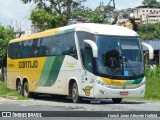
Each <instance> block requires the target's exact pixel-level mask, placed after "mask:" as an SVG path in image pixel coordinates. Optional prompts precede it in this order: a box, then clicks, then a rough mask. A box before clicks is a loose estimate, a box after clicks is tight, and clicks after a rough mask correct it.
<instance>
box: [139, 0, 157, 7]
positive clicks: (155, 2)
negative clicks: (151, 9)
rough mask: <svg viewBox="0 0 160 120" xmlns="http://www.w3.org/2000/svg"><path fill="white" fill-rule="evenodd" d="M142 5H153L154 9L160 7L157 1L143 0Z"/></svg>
mask: <svg viewBox="0 0 160 120" xmlns="http://www.w3.org/2000/svg"><path fill="white" fill-rule="evenodd" d="M142 4H143V5H153V6H156V7H160V2H158V1H157V0H144V1H143V2H142Z"/></svg>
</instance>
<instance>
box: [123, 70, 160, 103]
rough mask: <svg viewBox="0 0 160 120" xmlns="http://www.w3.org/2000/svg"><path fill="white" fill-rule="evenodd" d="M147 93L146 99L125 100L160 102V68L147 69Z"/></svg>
mask: <svg viewBox="0 0 160 120" xmlns="http://www.w3.org/2000/svg"><path fill="white" fill-rule="evenodd" d="M145 74H146V91H145V97H144V98H125V100H147V101H148V100H151V101H160V67H156V68H153V69H151V68H149V67H146V71H145Z"/></svg>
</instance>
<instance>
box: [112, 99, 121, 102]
mask: <svg viewBox="0 0 160 120" xmlns="http://www.w3.org/2000/svg"><path fill="white" fill-rule="evenodd" d="M112 101H113V103H121V102H122V98H112Z"/></svg>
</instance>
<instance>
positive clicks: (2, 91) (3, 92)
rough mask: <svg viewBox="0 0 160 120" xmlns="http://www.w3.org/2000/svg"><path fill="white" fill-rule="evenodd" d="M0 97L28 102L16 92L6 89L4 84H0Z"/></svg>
mask: <svg viewBox="0 0 160 120" xmlns="http://www.w3.org/2000/svg"><path fill="white" fill-rule="evenodd" d="M0 96H4V97H6V98H10V99H16V100H28V98H26V97H24V96H22V95H20V94H19V93H18V92H17V91H15V90H10V89H8V88H7V83H6V82H4V83H0Z"/></svg>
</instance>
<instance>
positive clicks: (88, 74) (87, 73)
mask: <svg viewBox="0 0 160 120" xmlns="http://www.w3.org/2000/svg"><path fill="white" fill-rule="evenodd" d="M83 64H84V67H85V69H84V70H83V71H82V76H83V78H82V96H85V97H94V96H93V95H94V93H93V92H94V90H93V86H94V75H93V73H92V72H93V55H92V48H91V47H85V50H84V58H83Z"/></svg>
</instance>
